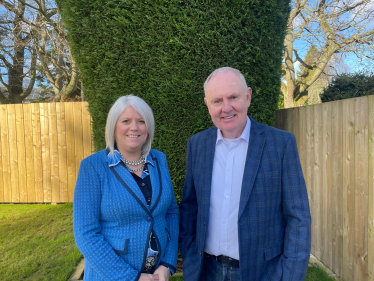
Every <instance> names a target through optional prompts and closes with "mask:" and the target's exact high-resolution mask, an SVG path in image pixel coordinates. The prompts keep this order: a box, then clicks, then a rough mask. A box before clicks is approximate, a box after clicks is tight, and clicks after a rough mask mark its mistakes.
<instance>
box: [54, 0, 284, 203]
mask: <svg viewBox="0 0 374 281" xmlns="http://www.w3.org/2000/svg"><path fill="white" fill-rule="evenodd" d="M289 2H290V1H289V0H261V1H260V0H248V1H238V0H225V1H206V0H199V1H194V0H190V1H183V0H162V1H160V0H152V1H147V0H140V1H139V0H133V1H130V0H92V1H83V0H57V3H58V7H59V9H60V12H61V14H62V18H63V20H64V23H65V27H66V29H67V30H68V36H69V42H70V46H71V49H72V53H73V56H74V58H75V60H76V62H77V64H78V66H79V68H80V70H81V72H82V80H83V85H84V91H85V96H86V99H87V101H88V103H89V112H90V113H91V116H92V120H93V133H94V144H95V149H96V150H100V149H103V148H104V147H105V141H104V127H105V120H106V116H107V112H108V110H109V108H110V106H111V105H112V104H113V102H114V101H115V100H116V99H117V98H118V97H119V96H122V95H127V94H131V93H133V94H136V95H138V96H140V97H141V98H143V99H144V100H145V101H146V102H147V103H148V104H149V105H150V106H151V108H152V109H153V112H154V115H155V120H156V131H155V140H154V145H153V147H154V148H156V149H159V150H161V151H163V152H164V153H165V154H166V156H167V158H168V164H169V168H170V172H171V178H172V180H173V184H174V188H175V191H176V197H177V201H178V202H179V201H180V199H181V190H182V187H183V181H184V174H185V168H184V167H185V153H186V144H187V140H188V138H189V137H190V136H192V135H193V134H195V133H197V132H199V131H202V130H204V129H206V128H208V127H210V126H212V122H211V121H210V117H209V114H208V110H207V108H206V106H205V104H204V101H203V98H204V92H203V83H204V81H205V79H206V78H207V76H208V75H209V74H210V73H211V72H212V71H213V70H214V69H216V68H218V67H222V66H231V67H234V68H237V69H239V70H240V71H241V72H242V73H243V74H244V76H245V77H246V80H247V83H248V86H250V87H252V89H253V95H252V104H251V107H250V109H249V114H250V115H251V116H252V117H253V118H255V119H256V120H257V121H259V122H262V123H266V124H270V125H271V124H273V122H274V118H275V111H276V109H277V103H278V97H279V94H280V76H281V61H282V51H283V39H284V34H285V29H286V22H287V18H288V13H289Z"/></svg>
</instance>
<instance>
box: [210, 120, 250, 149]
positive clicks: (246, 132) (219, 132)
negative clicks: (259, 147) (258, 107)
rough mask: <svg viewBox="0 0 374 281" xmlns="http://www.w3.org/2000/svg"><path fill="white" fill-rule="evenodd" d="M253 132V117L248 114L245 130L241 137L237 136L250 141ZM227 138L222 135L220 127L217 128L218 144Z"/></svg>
mask: <svg viewBox="0 0 374 281" xmlns="http://www.w3.org/2000/svg"><path fill="white" fill-rule="evenodd" d="M250 132H251V119H249V117H248V116H247V123H246V124H245V127H244V130H243V132H242V134H241V135H240V137H238V138H237V140H239V139H242V140H245V141H246V142H249V135H250ZM224 140H225V138H224V137H223V136H222V132H221V130H220V129H218V128H217V140H216V145H217V144H218V143H219V142H223V141H224Z"/></svg>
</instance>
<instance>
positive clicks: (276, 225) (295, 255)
mask: <svg viewBox="0 0 374 281" xmlns="http://www.w3.org/2000/svg"><path fill="white" fill-rule="evenodd" d="M204 91H205V98H204V101H205V104H206V105H207V107H208V110H209V114H210V116H211V118H212V121H213V123H214V125H215V127H212V128H210V129H208V130H205V131H203V132H200V133H198V134H196V135H194V136H192V137H191V138H190V139H189V141H188V145H187V164H186V179H185V183H184V188H183V199H182V201H181V203H180V205H179V208H180V216H181V220H180V236H179V239H180V249H181V252H182V256H183V271H184V280H187V281H194V280H202V281H209V280H212V281H221V280H233V281H236V280H242V281H244V280H253V281H263V280H292V281H301V280H304V278H305V275H306V270H307V266H308V261H309V254H310V244H311V235H310V223H311V218H310V212H309V203H308V196H307V191H306V187H305V182H304V178H303V174H302V170H301V166H300V160H299V155H298V152H297V146H296V140H295V137H294V136H293V135H292V134H290V133H288V132H284V131H281V130H278V129H275V128H272V127H268V126H265V125H262V124H259V123H257V122H256V121H254V120H253V119H252V118H249V117H248V116H247V111H248V107H249V105H250V103H251V95H252V90H251V88H249V87H247V84H246V82H245V79H244V77H243V75H242V74H241V73H240V72H239V71H238V70H236V69H233V68H229V67H224V68H220V69H217V70H215V71H214V72H213V73H212V74H211V75H210V76H209V77H208V78H207V80H206V82H205V84H204Z"/></svg>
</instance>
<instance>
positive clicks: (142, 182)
mask: <svg viewBox="0 0 374 281" xmlns="http://www.w3.org/2000/svg"><path fill="white" fill-rule="evenodd" d="M144 172H146V173H147V176H146V177H145V178H144V179H142V178H141V177H139V176H138V175H137V174H135V173H130V174H131V175H132V177H133V178H134V180H135V181H136V183H137V184H138V186H139V188H140V190H141V191H142V193H143V195H144V199H145V201H146V202H147V205H148V206H150V205H151V202H152V183H151V177H150V176H149V172H148V166H147V164H145V165H144ZM150 245H151V249H152V250H154V251H157V242H156V238H155V237H154V235H153V232H152V233H151V241H150Z"/></svg>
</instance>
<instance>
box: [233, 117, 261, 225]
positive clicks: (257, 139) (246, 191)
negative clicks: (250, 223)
mask: <svg viewBox="0 0 374 281" xmlns="http://www.w3.org/2000/svg"><path fill="white" fill-rule="evenodd" d="M262 134H263V129H262V127H261V125H260V124H259V123H257V122H256V121H255V120H253V119H252V118H251V133H250V135H249V143H248V151H247V159H246V161H245V163H246V164H245V167H244V174H243V182H242V190H241V194H240V203H239V216H238V218H240V216H241V215H242V213H243V211H244V209H245V206H246V205H247V203H248V200H249V196H250V194H251V191H252V188H253V184H254V181H255V178H256V175H257V171H258V168H259V166H260V162H261V156H262V152H263V150H264V145H265V138H264V137H263V136H262Z"/></svg>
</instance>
